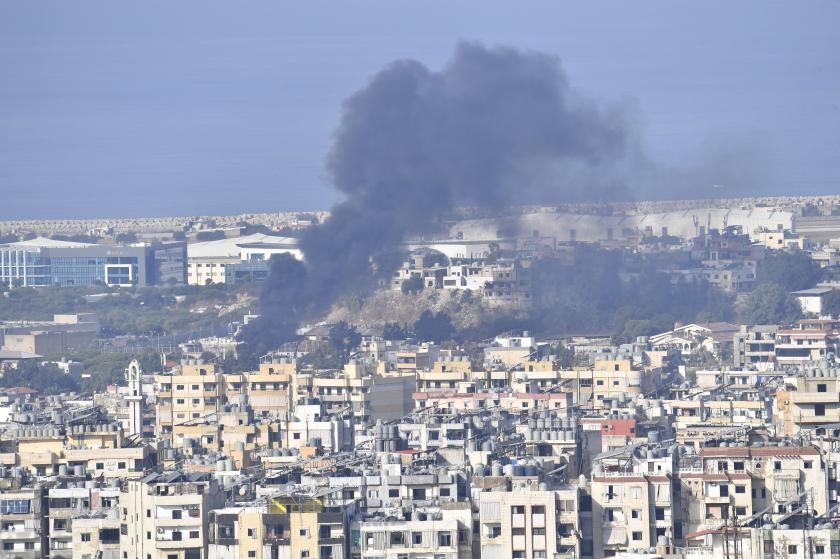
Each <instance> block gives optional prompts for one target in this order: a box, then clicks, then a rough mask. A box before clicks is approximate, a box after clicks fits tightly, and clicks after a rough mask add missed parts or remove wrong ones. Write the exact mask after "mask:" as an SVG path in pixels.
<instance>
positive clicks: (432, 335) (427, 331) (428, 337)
mask: <svg viewBox="0 0 840 559" xmlns="http://www.w3.org/2000/svg"><path fill="white" fill-rule="evenodd" d="M414 335H415V336H417V338H418V339H419V340H421V341H424V342H435V343H441V342H443V341H445V340H451V339H452V337H453V336H454V335H455V328H454V327H453V326H452V319H451V318H450V317H449V315H448V314H446V313H445V312H443V311H441V312H438V313H433V312H432V311H428V310H426V311H423V314H421V315H420V318H418V319H417V321H416V322H415V323H414Z"/></svg>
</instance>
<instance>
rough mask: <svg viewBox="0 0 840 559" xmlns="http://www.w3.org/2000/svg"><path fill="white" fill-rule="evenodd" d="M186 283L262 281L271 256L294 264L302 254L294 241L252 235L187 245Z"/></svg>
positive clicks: (277, 237) (288, 238) (284, 238)
mask: <svg viewBox="0 0 840 559" xmlns="http://www.w3.org/2000/svg"><path fill="white" fill-rule="evenodd" d="M187 253H188V262H187V283H189V284H190V285H207V284H211V283H215V284H219V283H237V282H243V281H246V279H247V276H248V275H250V279H251V280H252V281H260V280H261V279H264V277H265V275H266V274H267V272H268V263H269V260H270V259H271V257H272V256H273V255H275V254H289V255H291V256H293V257H294V258H297V259H298V260H302V259H303V252H302V251H301V250H300V249H299V248H298V243H297V239H294V238H291V237H279V236H276V235H265V234H263V233H255V234H253V235H245V236H242V237H230V238H225V239H219V240H215V241H204V242H198V243H190V244H189V245H187Z"/></svg>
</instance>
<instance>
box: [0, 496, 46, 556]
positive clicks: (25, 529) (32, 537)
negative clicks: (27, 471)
mask: <svg viewBox="0 0 840 559" xmlns="http://www.w3.org/2000/svg"><path fill="white" fill-rule="evenodd" d="M47 510H48V502H47V493H46V491H45V490H44V489H43V488H42V487H40V486H35V487H29V488H19V489H4V490H3V491H2V492H0V527H2V532H0V534H2V536H1V537H0V549H2V553H0V556H2V557H8V558H9V559H40V558H41V557H43V556H44V555H46V554H47V550H48V549H49V540H48V534H49V525H48V522H47V515H46V512H47Z"/></svg>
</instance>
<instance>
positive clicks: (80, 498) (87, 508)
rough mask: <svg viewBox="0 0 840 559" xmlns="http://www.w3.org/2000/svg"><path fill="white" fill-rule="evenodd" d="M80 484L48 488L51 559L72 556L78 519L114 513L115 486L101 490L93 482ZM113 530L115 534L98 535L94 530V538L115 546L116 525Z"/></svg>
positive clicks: (117, 490) (118, 490) (117, 500)
mask: <svg viewBox="0 0 840 559" xmlns="http://www.w3.org/2000/svg"><path fill="white" fill-rule="evenodd" d="M74 485H76V484H75V483H74ZM80 485H82V487H66V486H65V487H52V488H50V489H49V493H48V495H49V516H48V524H49V550H50V557H51V558H53V559H72V558H73V557H74V536H75V534H76V532H77V528H78V526H77V519H78V518H80V517H84V516H91V515H101V514H104V513H106V512H107V511H111V510H116V507H117V505H118V504H119V499H120V489H119V487H118V486H117V485H116V484H114V485H113V486H111V487H105V486H100V484H99V483H97V482H96V481H89V482H87V483H80ZM114 522H116V516H114ZM102 529H103V530H105V529H106V528H102ZM115 531H116V534H114V533H113V532H105V533H104V534H100V533H99V532H98V531H97V534H96V539H97V540H100V539H102V540H109V541H113V540H116V543H117V544H119V524H118V523H117V526H116V530H115ZM100 535H101V536H102V537H101V538H100ZM86 543H87V542H86ZM103 545H104V543H103ZM91 557H93V556H91Z"/></svg>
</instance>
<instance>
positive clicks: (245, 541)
mask: <svg viewBox="0 0 840 559" xmlns="http://www.w3.org/2000/svg"><path fill="white" fill-rule="evenodd" d="M302 514H307V513H302ZM291 539H292V533H291V523H290V522H289V515H288V514H279V513H269V512H268V505H267V503H245V504H243V505H240V506H235V507H226V508H222V509H217V510H214V511H211V512H210V528H209V533H208V541H209V545H208V555H207V556H208V558H209V559H276V558H278V557H291V555H290V554H291Z"/></svg>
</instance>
